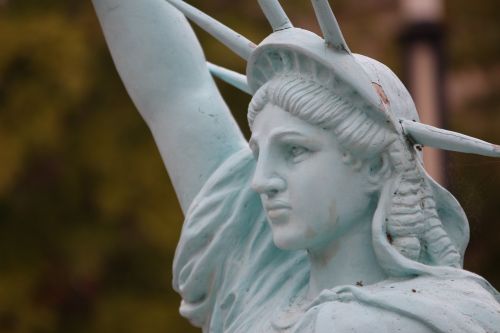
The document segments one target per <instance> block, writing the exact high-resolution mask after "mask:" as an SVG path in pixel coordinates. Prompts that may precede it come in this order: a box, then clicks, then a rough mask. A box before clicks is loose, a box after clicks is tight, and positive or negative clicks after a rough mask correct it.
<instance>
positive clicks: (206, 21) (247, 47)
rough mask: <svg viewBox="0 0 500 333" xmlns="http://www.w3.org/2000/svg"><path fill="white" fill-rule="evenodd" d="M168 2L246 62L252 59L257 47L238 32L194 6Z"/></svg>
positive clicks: (170, 0)
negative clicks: (251, 56)
mask: <svg viewBox="0 0 500 333" xmlns="http://www.w3.org/2000/svg"><path fill="white" fill-rule="evenodd" d="M167 2H169V3H170V4H171V5H173V6H174V7H175V8H177V9H178V10H179V11H181V12H182V13H183V14H184V15H185V16H186V17H187V18H189V19H190V20H191V21H193V22H194V23H196V24H197V25H198V26H199V27H200V28H202V29H203V30H205V31H206V32H208V33H209V34H211V35H212V36H213V37H215V38H216V39H217V40H219V41H220V42H221V43H222V44H224V45H226V46H227V47H228V48H230V49H231V50H232V51H233V52H234V53H236V54H238V55H239V56H240V57H242V58H243V59H245V60H248V58H250V55H251V54H252V52H253V50H254V49H255V48H256V47H257V46H256V45H255V44H254V43H252V42H251V41H249V40H248V39H246V38H245V37H243V36H242V35H240V34H239V33H237V32H236V31H234V30H232V29H230V28H228V27H227V26H225V25H224V24H222V23H220V22H219V21H217V20H215V19H213V18H212V17H210V16H208V15H207V14H205V13H203V12H202V11H200V10H198V9H196V8H194V7H193V6H191V5H188V4H187V3H185V2H184V1H181V0H167Z"/></svg>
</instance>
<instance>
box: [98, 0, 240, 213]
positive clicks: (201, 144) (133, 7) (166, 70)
mask: <svg viewBox="0 0 500 333" xmlns="http://www.w3.org/2000/svg"><path fill="white" fill-rule="evenodd" d="M93 4H94V7H95V10H96V12H97V14H98V17H99V21H100V23H101V26H102V29H103V31H104V36H105V38H106V41H107V43H108V46H109V49H110V50H111V55H112V56H113V60H114V62H115V65H116V67H117V69H118V72H119V74H120V76H121V78H122V80H123V82H124V84H125V87H126V88H127V91H128V93H129V95H130V97H131V98H132V100H133V101H134V103H135V105H136V107H137V108H138V109H139V112H140V113H141V115H142V117H143V118H144V120H145V121H146V123H147V124H148V126H149V128H150V129H151V132H152V133H153V136H154V139H155V141H156V144H157V145H158V148H159V150H160V153H161V156H162V158H163V161H164V163H165V166H166V167H167V170H168V173H169V175H170V178H171V180H172V183H173V185H174V188H175V191H176V193H177V197H178V198H179V201H180V204H181V207H182V209H183V210H184V211H186V209H187V208H188V207H189V204H190V203H191V201H192V199H193V198H194V196H195V195H196V193H197V192H198V191H199V189H200V188H201V186H202V185H203V184H204V182H205V181H206V180H207V178H208V177H209V176H210V174H211V173H212V172H213V171H214V170H215V169H216V168H217V166H219V165H220V164H221V163H222V162H223V161H224V160H225V159H226V158H227V157H229V155H231V154H232V153H233V152H235V151H237V150H239V149H241V148H242V147H243V146H244V145H245V144H246V142H245V139H244V138H243V136H242V134H241V132H240V130H239V128H238V126H237V124H236V123H235V121H234V119H233V117H232V115H231V114H230V112H229V110H228V108H227V106H226V104H225V103H224V101H223V99H222V97H221V96H220V94H219V91H218V90H217V87H216V86H215V84H214V82H213V80H212V78H211V76H210V74H209V72H208V70H207V67H206V63H205V57H204V55H203V52H202V50H201V47H200V45H199V43H198V40H197V39H196V37H195V35H194V33H193V31H192V29H191V27H190V26H189V24H188V23H187V21H186V19H185V18H184V16H183V15H182V14H181V13H180V12H178V11H177V10H176V9H175V8H174V7H172V6H171V5H170V4H168V3H167V2H166V1H164V0H93Z"/></svg>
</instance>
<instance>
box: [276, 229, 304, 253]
mask: <svg viewBox="0 0 500 333" xmlns="http://www.w3.org/2000/svg"><path fill="white" fill-rule="evenodd" d="M273 242H274V245H276V247H277V248H279V249H281V250H285V251H296V250H304V249H307V244H304V240H303V239H302V237H297V236H296V235H286V234H285V233H283V232H281V230H280V231H275V230H273Z"/></svg>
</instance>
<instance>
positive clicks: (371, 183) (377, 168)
mask: <svg viewBox="0 0 500 333" xmlns="http://www.w3.org/2000/svg"><path fill="white" fill-rule="evenodd" d="M362 172H363V174H364V176H365V179H366V181H367V183H368V186H367V189H368V192H370V193H374V192H380V191H381V190H382V187H383V186H384V184H385V183H386V182H387V180H388V179H389V178H390V177H391V175H392V168H391V164H390V162H389V156H388V153H387V152H383V153H381V154H377V155H376V156H375V157H373V158H372V159H370V160H367V161H366V162H365V163H364V166H363V169H362Z"/></svg>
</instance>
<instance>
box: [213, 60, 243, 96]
mask: <svg viewBox="0 0 500 333" xmlns="http://www.w3.org/2000/svg"><path fill="white" fill-rule="evenodd" d="M207 67H208V70H209V71H210V73H211V74H212V75H213V76H216V77H218V78H219V79H221V80H222V81H224V82H226V83H228V84H230V85H232V86H233V87H235V88H237V89H239V90H241V91H243V92H245V93H247V94H249V95H252V93H251V91H250V87H249V86H248V83H247V77H246V76H245V75H243V74H240V73H237V72H235V71H232V70H230V69H227V68H224V67H221V66H217V65H214V64H212V63H211V62H208V61H207Z"/></svg>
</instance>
